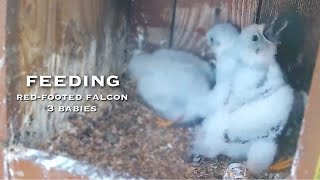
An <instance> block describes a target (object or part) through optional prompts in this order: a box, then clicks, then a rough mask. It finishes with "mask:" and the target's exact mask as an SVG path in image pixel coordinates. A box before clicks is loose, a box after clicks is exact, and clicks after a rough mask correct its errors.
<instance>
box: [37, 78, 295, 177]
mask: <svg viewBox="0 0 320 180" xmlns="http://www.w3.org/2000/svg"><path fill="white" fill-rule="evenodd" d="M121 82H122V85H121V88H119V89H115V91H118V93H125V94H128V97H129V101H125V102H103V104H99V113H95V114H87V115H85V116H83V115H70V116H69V119H68V120H69V121H70V124H71V125H72V128H71V129H69V130H67V131H64V132H62V133H59V134H57V135H55V136H54V137H52V138H51V139H50V140H48V143H47V144H46V145H44V146H43V147H41V149H42V150H46V151H49V152H51V153H54V154H60V155H67V156H70V157H72V158H74V159H77V160H82V161H86V162H89V163H90V164H93V165H95V166H98V167H100V168H108V169H110V168H111V169H112V170H114V171H117V172H119V173H120V174H121V173H123V174H126V175H127V174H129V175H131V176H133V177H142V178H153V179H154V178H166V179H169V178H170V179H171V178H188V179H189V178H190V179H200V178H201V179H204V178H206V179H207V178H210V179H215V178H217V179H221V178H222V177H223V174H224V172H225V170H226V168H227V167H228V165H229V164H230V163H232V162H233V161H231V160H230V159H228V158H226V157H218V158H217V159H214V160H208V159H204V158H200V159H199V160H198V161H197V162H187V159H188V157H187V152H188V148H189V144H190V140H191V137H192V130H190V129H182V128H168V129H164V128H159V127H158V126H157V125H156V123H155V119H156V116H155V113H154V112H153V111H152V110H151V109H150V108H148V107H147V106H145V105H144V104H143V103H142V101H141V100H140V99H139V97H138V96H137V95H136V92H135V90H134V89H135V85H134V83H133V82H131V81H130V80H128V78H125V79H124V80H121ZM288 174H289V172H288V171H285V172H281V173H264V174H262V175H261V176H258V177H256V178H259V179H261V178H266V179H284V178H286V177H287V176H288Z"/></svg>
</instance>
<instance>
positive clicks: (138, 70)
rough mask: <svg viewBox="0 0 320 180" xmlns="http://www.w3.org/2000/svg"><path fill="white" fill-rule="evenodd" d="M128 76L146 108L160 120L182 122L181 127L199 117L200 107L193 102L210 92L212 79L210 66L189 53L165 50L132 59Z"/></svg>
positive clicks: (212, 74)
mask: <svg viewBox="0 0 320 180" xmlns="http://www.w3.org/2000/svg"><path fill="white" fill-rule="evenodd" d="M129 72H130V73H131V74H132V76H133V77H134V78H135V79H136V80H137V90H138V93H139V94H140V95H141V97H142V98H143V99H144V100H145V102H146V103H147V104H149V105H150V106H151V107H152V108H154V109H155V110H156V111H157V112H159V113H160V115H161V116H162V117H164V118H166V119H168V120H172V121H175V120H178V119H181V118H182V119H181V120H182V121H181V122H183V123H187V122H190V121H193V120H196V119H197V118H199V116H201V115H199V114H201V113H202V112H201V111H202V109H201V107H199V106H195V104H196V103H193V102H194V101H196V99H203V98H202V97H203V96H204V95H207V94H208V93H209V92H210V90H211V88H212V84H213V83H214V79H215V72H214V69H213V68H212V67H211V66H210V64H209V63H207V62H205V61H203V60H201V59H199V58H198V57H196V56H194V55H192V54H190V53H187V52H182V51H176V50H168V49H161V50H157V51H155V52H154V53H152V54H139V55H135V56H133V58H132V59H131V61H130V63H129ZM189 104H192V105H189ZM191 106H193V107H194V108H193V109H192V115H191V114H190V115H188V110H187V107H188V108H189V107H191ZM193 112H196V113H193Z"/></svg>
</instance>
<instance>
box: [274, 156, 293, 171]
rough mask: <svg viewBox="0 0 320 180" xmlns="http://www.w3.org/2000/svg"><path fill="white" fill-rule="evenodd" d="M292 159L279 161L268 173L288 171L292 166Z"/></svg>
mask: <svg viewBox="0 0 320 180" xmlns="http://www.w3.org/2000/svg"><path fill="white" fill-rule="evenodd" d="M292 161H293V158H292V157H290V158H288V159H281V160H279V161H278V162H276V163H274V164H273V165H271V166H270V167H269V171H273V172H279V171H283V170H286V169H288V168H289V167H290V166H291V164H292Z"/></svg>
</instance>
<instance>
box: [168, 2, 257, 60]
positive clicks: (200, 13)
mask: <svg viewBox="0 0 320 180" xmlns="http://www.w3.org/2000/svg"><path fill="white" fill-rule="evenodd" d="M258 2H259V1H257V0H228V1H223V0H201V3H199V0H187V1H186V0H177V6H176V13H175V21H174V28H173V31H174V35H173V46H172V47H173V48H176V49H184V50H189V51H193V52H195V53H197V54H200V53H201V51H202V50H203V48H204V47H205V46H204V45H205V42H206V41H205V38H204V35H205V32H207V31H208V29H210V28H211V27H212V26H213V25H214V24H216V23H219V22H226V21H230V22H233V23H234V24H235V25H237V26H238V27H244V26H247V25H249V24H252V23H254V22H255V21H256V15H257V11H258Z"/></svg>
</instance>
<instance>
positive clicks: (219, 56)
mask: <svg viewBox="0 0 320 180" xmlns="http://www.w3.org/2000/svg"><path fill="white" fill-rule="evenodd" d="M239 34H240V33H239V32H238V30H237V29H236V27H235V26H233V25H232V24H230V23H222V24H217V25H215V26H213V27H212V28H211V29H210V30H209V31H208V33H207V35H206V37H207V44H208V46H209V47H210V50H211V52H212V53H213V54H214V55H215V58H216V84H215V87H214V89H213V90H212V91H211V92H210V94H209V96H208V97H206V100H205V101H206V102H203V104H206V106H205V107H206V108H207V110H206V111H207V114H211V113H213V112H214V111H215V109H216V108H218V107H219V106H221V105H223V104H224V103H225V101H226V99H227V97H228V95H229V92H230V86H231V82H232V80H233V78H234V72H235V69H236V68H237V66H238V61H237V60H238V59H237V58H236V57H237V55H236V54H235V53H236V52H237V51H236V50H235V49H234V47H235V43H236V41H237V39H238V36H239Z"/></svg>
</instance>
